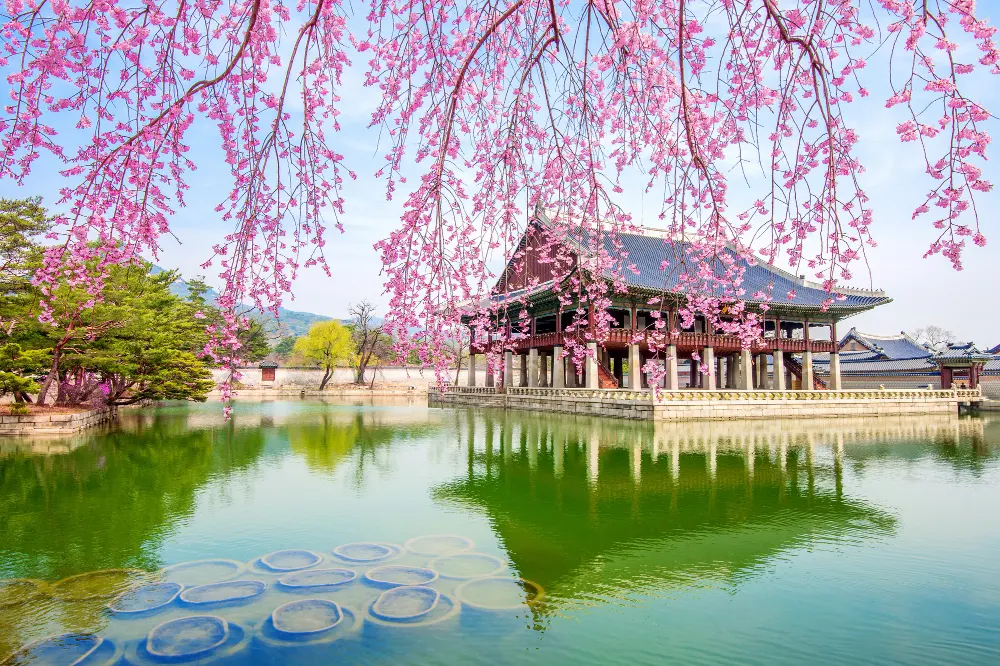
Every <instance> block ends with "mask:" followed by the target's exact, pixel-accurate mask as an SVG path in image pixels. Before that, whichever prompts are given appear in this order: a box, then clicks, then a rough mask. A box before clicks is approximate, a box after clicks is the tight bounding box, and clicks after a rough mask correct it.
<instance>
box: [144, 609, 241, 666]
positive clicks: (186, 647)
mask: <svg viewBox="0 0 1000 666" xmlns="http://www.w3.org/2000/svg"><path fill="white" fill-rule="evenodd" d="M228 637H229V625H228V623H227V622H226V621H225V620H224V619H223V618H221V617H216V616H215V615H191V616H188V617H182V618H178V619H176V620H170V621H169V622H164V623H163V624H161V625H159V626H157V627H154V628H153V630H152V631H150V632H149V635H148V636H147V637H146V651H147V652H148V653H149V654H151V655H153V656H154V657H160V658H162V659H190V658H191V657H196V656H198V655H201V654H205V653H206V652H209V651H211V650H214V649H215V648H217V647H219V646H220V645H222V644H223V643H225V642H226V639H227V638H228Z"/></svg>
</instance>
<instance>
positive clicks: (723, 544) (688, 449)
mask: <svg viewBox="0 0 1000 666" xmlns="http://www.w3.org/2000/svg"><path fill="white" fill-rule="evenodd" d="M466 426H467V427H460V428H458V429H457V432H459V433H461V434H460V437H461V439H462V440H463V441H462V445H463V447H462V448H463V449H467V450H468V452H469V453H468V456H469V468H468V469H469V473H468V475H467V476H466V478H463V479H460V480H456V481H454V482H451V483H448V484H445V485H442V486H439V487H438V488H437V489H436V490H435V497H436V498H437V499H439V500H442V501H446V502H452V503H457V504H461V505H463V506H467V507H470V508H473V509H475V510H477V511H481V512H482V513H484V514H485V515H487V516H488V518H489V519H490V521H491V523H492V525H493V527H494V530H495V531H496V533H497V535H498V538H499V539H500V541H501V542H502V543H503V545H504V548H505V549H506V552H507V556H508V557H509V559H510V560H511V562H512V565H513V566H514V567H515V568H516V569H517V570H518V571H519V573H520V575H522V576H523V577H525V578H528V579H530V580H533V581H535V582H538V583H540V584H541V585H542V586H543V587H545V588H547V590H548V592H549V593H550V599H553V600H555V601H556V603H558V602H559V601H560V600H561V601H563V602H566V601H584V602H585V601H586V600H587V599H591V598H593V597H594V596H595V595H597V596H600V597H602V598H608V597H610V598H617V599H623V598H625V597H627V596H628V595H629V593H631V592H635V591H640V592H642V593H647V594H648V593H654V594H655V593H660V592H662V591H664V590H665V589H669V588H671V587H676V586H687V585H704V584H706V583H708V584H724V585H731V584H736V583H738V582H739V581H740V580H741V579H743V578H744V577H746V576H748V575H752V574H753V573H754V572H755V571H757V570H758V569H759V567H760V566H761V565H763V564H765V563H767V562H768V561H770V560H772V559H773V558H774V557H775V556H776V555H778V554H779V553H781V552H785V551H788V550H790V549H794V548H798V547H802V546H805V545H810V544H813V543H815V542H816V541H818V540H829V539H840V538H844V539H867V538H873V537H878V536H880V535H885V534H888V533H891V531H892V530H893V529H894V525H895V522H894V519H893V518H892V517H891V516H889V515H888V514H886V513H885V512H884V511H881V510H879V509H877V508H874V507H872V506H870V505H868V504H866V503H865V502H862V501H856V500H851V499H848V498H845V497H843V489H842V483H841V472H842V467H841V462H840V461H841V460H842V452H841V453H839V454H838V455H837V457H836V458H835V460H834V463H833V464H829V463H825V464H822V465H821V464H819V463H818V462H816V460H815V456H814V455H813V445H812V444H810V443H809V440H807V439H806V438H790V439H787V440H781V439H779V440H777V441H773V440H772V441H767V440H765V439H763V438H760V437H753V436H751V437H749V438H747V437H745V436H744V435H740V434H737V433H739V430H733V431H731V432H727V431H725V429H722V434H719V432H716V434H715V435H714V436H701V435H698V434H697V433H696V434H695V436H692V437H689V438H686V439H680V438H676V437H673V436H672V435H671V432H672V431H666V432H664V431H663V430H662V429H660V428H658V427H654V426H653V425H652V424H626V423H621V422H610V423H609V422H608V421H598V420H594V421H591V420H577V421H573V420H570V419H557V420H553V419H545V418H537V417H527V418H526V417H525V415H518V416H517V417H516V418H515V417H512V416H508V417H504V416H499V417H496V420H495V421H493V420H492V417H490V416H489V415H487V416H486V417H484V418H480V419H478V420H477V422H476V423H475V424H472V423H469V424H466ZM676 432H683V431H682V430H677V431H676ZM689 432H691V431H690V430H689ZM706 432H710V431H706ZM470 438H471V439H474V441H473V442H472V443H471V445H470Z"/></svg>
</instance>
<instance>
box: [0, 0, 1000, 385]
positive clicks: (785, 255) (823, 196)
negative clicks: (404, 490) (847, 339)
mask: <svg viewBox="0 0 1000 666" xmlns="http://www.w3.org/2000/svg"><path fill="white" fill-rule="evenodd" d="M5 2H6V5H5V6H6V14H5V18H4V24H3V27H2V28H0V68H3V71H4V72H5V73H7V81H8V85H9V88H10V95H9V97H10V99H9V100H7V101H6V102H5V106H4V107H3V112H2V114H0V142H2V155H0V177H7V178H12V179H14V180H17V181H20V180H22V179H23V178H24V177H25V176H26V175H27V174H28V173H29V172H30V170H31V168H32V166H33V165H34V164H35V161H36V160H37V159H38V158H39V157H40V156H42V155H43V154H46V153H47V154H49V155H51V156H54V157H55V158H56V159H58V160H61V161H62V163H63V165H64V166H63V170H62V175H63V176H64V178H65V183H66V185H65V187H64V188H63V190H62V193H63V204H64V205H65V206H67V207H68V211H69V214H68V215H67V217H66V218H65V219H64V220H63V225H64V226H63V228H62V229H61V230H60V233H59V234H58V235H57V236H56V237H55V238H56V239H58V240H59V243H58V244H57V245H56V246H54V247H53V248H52V249H51V250H50V252H49V253H48V255H47V258H46V262H45V266H44V268H43V269H42V270H41V271H40V273H39V275H38V277H37V280H38V282H39V284H40V285H41V286H42V288H43V291H44V290H45V289H50V288H51V286H52V285H54V284H56V283H57V282H59V281H60V280H66V279H68V280H77V281H80V284H83V285H85V286H87V287H88V288H89V289H90V290H91V293H92V294H93V296H94V298H95V299H98V298H100V294H101V292H102V290H103V284H102V282H101V277H100V276H101V275H102V273H103V271H104V269H106V267H107V266H108V265H110V264H114V263H124V262H128V261H132V260H134V259H135V258H136V257H137V256H139V255H140V254H141V253H150V252H151V253H153V254H154V255H155V253H156V251H157V248H158V247H159V244H160V242H161V238H162V237H163V236H164V235H165V234H169V232H170V229H169V218H170V215H171V213H172V212H173V210H174V208H175V207H177V206H182V205H184V194H185V192H186V191H187V189H188V181H189V180H190V178H191V177H192V173H193V171H194V169H195V167H196V166H201V167H203V168H204V167H206V166H207V167H208V168H211V167H212V165H196V164H195V163H194V162H193V160H192V158H191V157H189V154H190V150H189V148H190V146H191V144H192V143H193V142H195V141H201V140H202V137H204V136H205V135H204V133H203V132H204V131H205V128H206V127H208V128H212V127H214V128H215V130H216V131H217V133H218V140H219V142H220V144H221V146H222V150H223V155H224V159H225V162H226V164H227V166H228V167H229V169H230V171H231V174H232V179H233V186H232V189H231V191H230V193H229V195H228V196H227V197H226V199H225V200H224V201H223V202H222V203H221V204H220V206H219V208H218V210H219V211H220V212H221V213H222V216H223V218H224V219H225V220H227V221H229V222H230V223H231V224H232V231H231V233H229V234H228V235H227V236H226V237H225V241H224V242H223V243H221V244H219V245H218V246H217V247H215V248H213V250H214V253H213V256H212V257H209V258H208V259H209V260H214V261H215V262H217V264H218V266H219V267H220V270H221V273H220V275H221V278H222V279H223V281H224V284H225V287H224V290H223V294H222V298H221V301H220V303H219V304H220V305H221V306H222V308H223V309H224V310H225V311H226V312H227V313H228V314H227V317H226V319H225V321H224V322H222V323H221V324H220V326H219V327H218V329H217V330H216V331H214V343H213V346H212V349H211V350H210V351H211V353H212V354H214V355H215V356H216V358H217V359H218V360H219V361H220V362H223V363H225V364H227V365H228V366H230V367H235V366H236V365H237V364H238V362H239V360H240V355H241V353H240V349H239V342H238V340H237V337H236V329H237V328H238V326H239V324H240V317H241V315H240V313H239V310H240V309H241V308H242V307H244V306H248V305H249V306H256V307H259V308H271V309H276V308H277V306H278V305H279V304H280V303H281V300H282V298H283V296H284V295H286V294H287V293H288V291H289V289H290V287H291V284H292V281H293V280H294V278H295V275H296V272H297V270H298V269H299V268H300V267H302V266H306V265H311V264H319V265H321V266H324V267H325V266H326V263H325V259H324V255H323V247H324V242H325V240H324V239H325V235H326V233H327V230H328V227H330V226H337V227H339V222H338V219H339V217H340V216H341V215H342V214H343V211H344V208H343V190H344V187H345V183H344V181H343V180H342V177H343V175H344V174H345V173H346V174H348V175H349V176H351V177H353V173H352V172H350V171H349V170H348V169H347V166H346V165H343V164H342V162H343V158H342V155H341V154H340V153H338V151H337V150H336V149H335V144H336V136H337V135H336V134H335V132H336V130H337V129H338V124H337V113H338V112H337V109H338V104H339V103H340V97H339V94H340V92H341V91H340V90H339V89H340V86H341V77H342V74H343V72H344V71H345V69H346V68H347V67H349V66H350V63H349V61H348V54H349V53H356V54H358V60H359V63H358V65H357V66H358V67H361V68H363V70H364V72H365V84H366V85H367V86H370V87H372V88H375V89H377V90H378V91H379V92H380V94H381V100H380V102H379V104H378V106H377V108H376V110H375V112H374V114H373V117H372V126H373V128H375V129H377V130H378V132H379V134H380V137H381V142H380V144H379V145H380V147H381V148H383V149H384V150H383V151H382V152H383V157H382V162H381V164H380V165H379V168H378V171H377V175H379V176H381V177H383V178H384V179H385V182H386V188H387V196H389V197H390V198H391V197H393V196H397V195H398V194H399V193H398V192H397V191H398V190H403V193H402V196H404V197H405V200H404V213H403V216H402V219H401V221H400V224H399V227H398V228H397V229H396V230H395V231H394V232H393V233H392V234H391V235H390V236H389V237H388V238H386V239H385V240H384V241H383V242H381V243H379V244H378V245H377V249H378V251H379V252H380V253H381V257H382V261H383V264H384V267H385V273H386V275H387V282H386V288H387V292H388V295H389V298H390V310H389V313H388V314H389V318H388V329H389V331H390V332H391V333H393V334H394V338H395V339H396V340H397V342H398V343H399V345H400V351H401V352H403V353H405V354H408V353H409V352H411V351H413V350H414V349H415V350H416V351H417V352H418V353H419V355H420V357H421V359H422V360H423V362H424V363H426V364H428V365H435V366H437V367H438V368H439V370H440V371H441V372H442V374H443V372H444V371H445V369H446V366H447V365H449V364H450V362H451V361H450V358H451V355H452V354H453V351H449V344H450V342H451V341H452V340H453V339H454V337H455V336H456V334H460V333H457V331H460V330H463V328H464V327H463V325H462V324H461V321H462V317H463V316H464V317H465V318H466V319H467V320H468V318H470V317H471V319H472V323H473V327H472V328H473V337H474V338H475V342H476V344H478V345H480V346H482V347H486V348H488V350H489V354H488V356H489V358H490V363H491V365H493V366H495V365H496V364H497V363H500V362H501V359H502V351H503V350H504V349H505V348H509V344H510V341H511V340H512V339H514V338H516V337H517V336H520V335H523V334H525V332H526V327H527V326H528V319H527V317H526V315H525V314H523V310H522V314H521V315H520V316H519V317H518V318H516V320H515V321H510V319H509V318H508V317H507V311H508V310H509V308H510V307H511V306H512V305H513V304H514V303H515V302H516V301H515V300H513V299H516V298H521V299H522V301H523V298H524V296H523V294H524V291H523V290H524V289H529V290H530V289H532V288H535V287H537V286H538V280H537V278H535V279H534V281H532V280H529V279H528V278H527V277H525V276H527V271H526V270H525V265H526V261H527V255H528V254H531V255H532V257H533V259H532V261H540V262H541V263H542V264H543V265H544V266H545V267H547V269H548V270H547V274H548V275H550V277H551V279H552V281H553V288H554V290H555V291H556V292H557V293H558V294H559V298H560V302H561V303H563V305H564V307H566V308H571V307H574V305H575V304H578V305H576V308H575V310H573V323H572V324H571V325H570V326H569V327H568V328H567V329H566V332H567V338H568V342H567V353H569V354H571V355H572V356H573V358H574V360H575V361H577V362H581V361H582V360H583V358H584V356H585V354H586V349H585V346H584V344H583V343H585V342H588V341H592V340H597V341H601V340H603V339H605V338H606V337H607V335H608V332H609V330H610V329H611V327H612V325H613V319H612V318H611V317H610V316H609V315H608V314H607V313H606V309H607V307H608V305H609V304H610V302H611V298H612V296H613V295H614V293H615V292H618V291H622V290H623V289H624V285H625V278H626V276H627V275H628V272H629V271H634V270H635V265H634V263H633V261H632V260H631V259H630V257H629V256H628V252H627V250H626V249H625V247H624V245H623V244H622V243H621V240H620V238H621V235H622V234H623V233H626V232H628V231H630V230H631V229H633V226H632V225H633V219H632V217H631V215H630V213H629V212H627V211H626V210H624V209H623V207H622V203H621V201H622V195H623V191H624V189H625V185H626V184H630V185H631V184H632V183H639V184H641V185H642V186H643V187H644V188H645V193H646V194H645V200H646V201H649V200H655V201H656V202H657V204H656V211H655V212H656V217H657V218H658V225H657V226H660V227H663V228H664V230H665V235H664V238H665V239H664V245H663V247H664V258H663V270H664V276H665V277H664V285H666V282H667V277H666V276H667V275H668V273H669V274H671V275H673V276H674V277H676V282H677V283H679V284H680V290H681V291H682V293H683V294H684V296H685V302H684V305H683V307H682V309H681V311H680V319H681V323H682V324H683V323H685V322H687V323H690V322H691V321H692V319H693V317H694V316H695V315H699V316H704V317H705V318H706V319H707V320H708V321H709V323H710V325H711V326H712V327H713V328H714V329H716V330H720V331H724V332H728V333H731V334H735V335H739V336H740V337H741V339H743V341H744V344H747V345H749V344H751V343H752V341H753V340H754V339H755V338H756V337H757V336H759V335H760V330H761V329H760V310H764V311H766V308H767V302H769V301H771V300H772V299H780V298H786V297H788V296H790V295H789V294H772V293H755V294H747V293H746V291H745V289H744V288H743V286H742V284H743V275H744V271H745V270H746V266H747V265H748V262H750V263H752V262H753V261H754V255H755V254H762V255H763V257H764V258H765V259H767V260H769V261H776V260H778V259H779V258H781V259H783V260H785V261H787V262H789V263H791V264H792V265H793V266H795V267H797V268H798V269H799V270H800V271H801V272H809V273H811V274H812V275H815V276H816V277H817V278H818V279H820V280H821V281H822V282H823V283H824V284H825V285H826V287H827V290H828V291H829V293H830V298H829V301H828V302H829V303H833V302H834V300H835V299H837V298H838V292H837V290H838V285H840V284H842V283H843V282H846V281H849V280H850V279H851V278H852V270H854V266H856V265H857V264H858V262H861V263H862V264H863V263H864V251H865V247H866V245H872V244H874V240H873V239H872V236H871V232H870V227H871V224H872V213H871V209H870V207H869V204H868V198H867V196H866V195H865V193H864V191H863V189H862V187H861V182H862V174H863V166H862V164H861V163H860V161H859V158H858V135H857V133H856V131H855V130H854V129H853V128H852V126H851V125H850V123H849V122H848V119H849V113H848V110H849V105H850V104H851V103H852V102H853V101H855V100H856V99H858V98H863V97H866V96H868V95H869V94H870V93H869V90H868V89H867V88H866V87H865V80H866V78H870V77H876V78H878V77H882V79H883V81H884V80H886V79H888V81H889V85H890V87H891V89H892V95H891V97H890V98H889V99H887V100H886V106H887V107H889V109H890V111H887V113H897V114H901V115H899V116H898V117H899V118H900V122H899V126H898V128H897V130H898V133H899V136H900V138H901V139H902V140H903V141H904V142H909V141H916V142H919V143H920V145H921V147H922V149H923V155H924V158H925V161H926V170H927V176H928V182H929V183H930V187H931V189H930V190H929V193H928V195H927V198H926V201H924V202H921V203H920V204H919V205H918V207H917V208H916V210H915V212H914V216H915V217H917V216H920V215H931V212H930V211H931V210H934V211H935V212H934V213H933V214H932V215H933V217H934V218H935V219H934V221H933V225H934V226H935V227H936V228H938V229H940V236H939V237H938V238H937V239H936V240H935V241H934V243H933V244H932V245H931V247H930V248H929V254H936V253H940V254H943V255H944V256H946V257H948V258H949V259H950V260H951V261H952V263H953V264H954V265H955V266H956V267H960V258H961V252H962V249H963V247H964V246H965V242H966V240H967V239H968V238H971V240H972V241H973V242H974V243H975V244H978V245H983V244H984V243H985V242H986V241H985V237H984V235H983V234H982V232H981V231H980V229H979V226H978V221H977V220H978V218H977V215H976V210H975V205H974V197H973V195H974V194H975V193H978V192H985V191H988V190H989V189H990V188H991V185H990V184H989V183H988V182H986V181H985V180H983V179H982V173H981V169H982V167H981V165H982V161H983V160H984V159H985V150H986V147H987V145H988V143H989V136H988V134H987V133H986V130H985V128H984V124H985V122H986V121H987V119H988V118H989V115H988V113H987V111H986V110H985V109H984V108H983V107H982V106H981V105H980V104H978V103H977V102H976V101H975V100H973V99H971V98H969V97H968V96H966V95H965V94H964V93H963V92H962V90H963V88H962V84H963V78H964V77H968V76H969V75H970V74H972V73H973V72H975V71H976V70H979V71H980V72H985V73H986V75H989V74H997V73H998V55H1000V51H998V50H997V48H996V45H995V44H994V41H993V39H994V32H995V30H994V28H992V27H991V26H989V25H988V24H987V23H986V22H985V21H984V20H983V19H981V18H979V17H978V15H977V10H976V7H975V3H974V1H973V0H875V1H874V2H872V3H869V2H867V1H866V0H629V1H624V0H621V1H615V0H589V1H585V0H504V1H503V2H485V1H483V0H465V1H462V2H450V1H449V2H443V1H440V0H422V1H420V2H417V1H415V0H369V1H368V2H366V3H362V2H356V3H354V4H353V5H352V4H351V3H350V2H349V0H310V1H306V0H298V2H297V3H295V4H294V6H293V5H291V4H285V3H281V2H277V1H275V0H230V1H227V2H222V1H221V0H196V1H194V2H191V1H189V0H168V1H163V2H159V1H157V0H89V1H79V0H56V1H52V0H45V1H43V0H5ZM955 35H958V36H957V37H956V36H955ZM949 36H952V38H950V37H949ZM954 39H960V40H961V41H962V42H963V43H964V44H966V46H964V47H963V48H959V46H958V45H957V43H956V42H955V41H954ZM879 48H885V49H887V50H889V51H890V52H891V59H890V65H889V70H890V71H889V76H888V77H886V76H885V74H884V72H883V73H879V72H869V71H868V69H866V65H867V61H866V58H870V57H871V55H872V54H873V53H874V52H876V51H877V50H878V49H879ZM868 85H869V86H872V85H873V84H871V83H869V84H868ZM893 109H894V111H893ZM57 114H61V116H62V117H63V118H68V119H70V120H71V121H73V122H74V124H75V125H76V127H77V130H78V131H79V132H80V133H81V134H82V136H83V137H84V140H81V141H80V142H79V143H78V144H77V145H75V146H70V145H67V143H66V140H65V139H64V137H61V136H58V135H57V133H56V131H55V129H54V127H53V126H54V124H55V123H54V121H53V118H54V117H55V116H56V115H57ZM64 122H65V121H64ZM373 133H374V131H373ZM414 170H415V171H416V174H417V176H416V178H412V177H411V180H413V182H412V183H411V182H408V180H407V178H406V175H407V174H410V173H412V172H413V171H414ZM734 183H735V185H734ZM747 195H748V196H747ZM750 201H752V203H742V202H750ZM915 203H916V202H915ZM540 208H544V209H545V210H546V211H548V213H547V220H548V222H547V224H545V225H543V226H544V228H542V227H537V226H535V225H533V224H532V225H531V227H530V228H531V229H532V230H533V231H532V233H533V234H534V235H535V236H536V242H535V245H534V247H533V248H532V249H531V252H530V253H529V252H526V250H525V248H524V247H519V246H518V241H519V239H520V238H521V237H522V234H523V233H524V232H525V230H526V229H528V228H529V223H530V222H531V220H532V219H533V215H534V211H535V210H536V209H540ZM647 218H648V216H647ZM577 255H578V256H580V257H581V259H580V263H579V265H577V264H575V263H574V262H575V260H574V259H573V257H574V256H577ZM509 256H513V259H512V260H511V262H510V263H508V264H507V266H506V267H505V268H504V269H503V270H502V271H499V270H489V268H488V267H490V266H493V265H494V263H495V262H496V261H498V260H499V259H502V258H504V257H509ZM539 257H541V258H540V259H539ZM85 266H91V267H93V266H96V267H97V269H96V270H84V269H83V267H85ZM577 269H578V270H577ZM517 275H520V276H522V279H521V281H520V284H518V285H514V284H513V283H510V282H508V281H506V280H507V278H509V277H510V276H517ZM501 277H503V278H504V279H503V280H501V284H500V285H499V287H497V280H498V279H499V278H501ZM507 286H517V287H518V288H519V289H521V290H522V291H521V292H520V293H521V296H520V297H518V296H516V295H513V296H511V297H510V298H506V299H498V298H491V296H492V295H494V293H495V291H496V290H497V289H499V290H500V291H505V290H506V287H507ZM747 300H751V301H757V302H759V303H762V304H763V305H762V306H761V308H758V309H756V310H755V311H750V309H748V308H747V307H746V305H745V302H746V301H747ZM656 301H657V299H653V301H652V302H651V304H655V302H656ZM723 312H725V316H723ZM44 316H46V315H43V317H44ZM48 316H51V313H50V314H49V315H48ZM654 328H655V329H656V331H660V332H662V333H663V334H664V335H665V334H666V333H667V331H666V328H667V324H666V323H665V322H663V321H662V320H661V321H657V322H656V324H655V326H654ZM415 332H416V333H415ZM652 337H653V341H652V344H653V345H654V346H656V345H657V342H656V340H655V336H652ZM654 370H655V369H654Z"/></svg>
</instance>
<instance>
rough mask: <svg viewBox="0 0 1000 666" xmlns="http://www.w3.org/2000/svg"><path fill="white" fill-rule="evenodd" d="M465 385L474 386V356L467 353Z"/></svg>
mask: <svg viewBox="0 0 1000 666" xmlns="http://www.w3.org/2000/svg"><path fill="white" fill-rule="evenodd" d="M465 383H466V385H468V386H475V385H476V355H475V354H473V353H472V352H469V374H468V376H467V377H466V382H465Z"/></svg>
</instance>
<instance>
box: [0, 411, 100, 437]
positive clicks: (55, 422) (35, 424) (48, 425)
mask: <svg viewBox="0 0 1000 666" xmlns="http://www.w3.org/2000/svg"><path fill="white" fill-rule="evenodd" d="M4 411H6V410H4ZM116 418H118V408H117V407H109V408H104V409H90V410H87V411H82V412H70V413H65V412H64V413H54V414H44V413H42V414H17V415H15V414H8V413H3V411H0V436H2V435H69V434H72V433H74V432H79V431H81V430H86V429H87V428H92V427H94V426H96V425H100V424H102V423H107V422H109V421H113V420H115V419H116Z"/></svg>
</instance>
